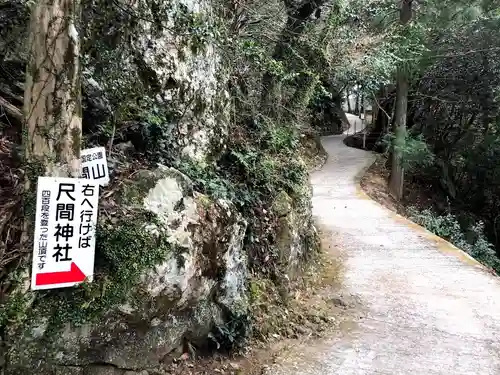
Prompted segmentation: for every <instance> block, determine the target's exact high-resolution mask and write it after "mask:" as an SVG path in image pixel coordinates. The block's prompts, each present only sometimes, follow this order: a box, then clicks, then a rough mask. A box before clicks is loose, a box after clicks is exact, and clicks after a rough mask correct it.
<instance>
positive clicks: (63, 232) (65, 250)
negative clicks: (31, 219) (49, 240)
mask: <svg viewBox="0 0 500 375" xmlns="http://www.w3.org/2000/svg"><path fill="white" fill-rule="evenodd" d="M74 194H75V184H74V183H60V184H59V187H58V192H57V198H56V223H55V229H54V233H53V236H54V239H55V245H54V247H53V252H52V257H53V258H54V259H55V261H56V262H57V263H58V262H68V261H71V260H72V258H71V250H72V248H73V247H72V246H71V243H72V242H71V239H72V238H73V236H74V232H75V226H74V219H75V203H74V202H75V196H74Z"/></svg>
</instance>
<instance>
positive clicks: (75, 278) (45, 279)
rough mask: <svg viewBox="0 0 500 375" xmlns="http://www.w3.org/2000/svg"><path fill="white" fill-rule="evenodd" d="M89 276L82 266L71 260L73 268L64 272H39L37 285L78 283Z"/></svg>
mask: <svg viewBox="0 0 500 375" xmlns="http://www.w3.org/2000/svg"><path fill="white" fill-rule="evenodd" d="M86 277H87V276H85V274H84V273H83V272H82V270H81V269H80V268H78V266H77V265H76V264H75V263H74V262H71V269H70V270H69V271H62V272H47V273H39V274H37V275H36V281H35V284H36V285H50V284H66V283H77V282H81V281H83V280H85V278H86Z"/></svg>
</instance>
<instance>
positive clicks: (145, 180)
mask: <svg viewBox="0 0 500 375" xmlns="http://www.w3.org/2000/svg"><path fill="white" fill-rule="evenodd" d="M158 180H159V177H158V176H157V175H156V174H154V173H152V172H151V171H147V170H143V171H139V172H138V173H136V174H135V176H134V182H133V183H130V184H127V185H125V186H124V187H123V189H122V191H121V194H120V195H121V199H122V201H123V202H124V203H127V204H129V205H142V204H143V201H144V198H146V197H147V195H148V193H149V191H150V190H151V189H152V188H154V187H155V185H156V183H157V182H158Z"/></svg>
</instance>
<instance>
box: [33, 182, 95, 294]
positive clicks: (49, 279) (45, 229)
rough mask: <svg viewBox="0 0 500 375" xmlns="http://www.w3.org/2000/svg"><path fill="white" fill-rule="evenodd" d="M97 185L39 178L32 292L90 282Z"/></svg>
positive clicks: (93, 248)
mask: <svg viewBox="0 0 500 375" xmlns="http://www.w3.org/2000/svg"><path fill="white" fill-rule="evenodd" d="M98 203H99V184H98V182H97V181H92V180H85V179H75V178H59V177H57V178H56V177H39V178H38V187H37V202H36V216H35V219H36V222H35V237H34V244H33V265H32V276H31V289H33V290H38V289H54V288H65V287H70V286H73V285H77V284H80V283H82V282H84V281H92V278H93V274H94V257H95V233H96V224H97V206H98Z"/></svg>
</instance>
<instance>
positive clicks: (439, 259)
mask: <svg viewBox="0 0 500 375" xmlns="http://www.w3.org/2000/svg"><path fill="white" fill-rule="evenodd" d="M349 119H350V121H354V119H356V118H355V117H354V116H349ZM358 129H359V127H358ZM351 133H352V132H351ZM342 139H343V136H332V137H325V138H323V144H324V147H325V149H326V151H327V152H328V153H329V159H328V161H327V163H326V165H325V166H324V167H323V168H322V169H321V170H320V171H318V172H315V173H314V174H313V176H312V184H313V187H314V197H313V206H314V213H315V215H316V216H317V219H318V221H319V223H320V225H321V226H323V227H327V228H328V229H329V230H331V231H332V233H336V234H333V236H335V239H334V241H335V242H337V243H341V244H342V247H343V251H345V255H346V260H345V275H344V283H343V284H344V285H343V288H344V289H345V292H346V293H349V294H352V295H355V296H357V298H358V299H359V301H360V303H361V306H362V310H361V311H362V312H360V314H359V316H357V317H354V322H353V324H351V325H346V326H341V327H340V328H339V330H338V331H337V332H336V333H335V337H331V338H329V339H328V340H325V341H323V342H318V343H308V344H307V345H304V346H303V347H300V348H297V349H296V350H294V352H293V353H289V354H288V355H287V356H286V358H281V359H278V360H277V364H276V365H275V367H273V368H271V369H270V371H269V372H268V373H269V374H272V375H313V374H314V375H333V374H341V375H351V374H367V375H368V374H387V375H389V374H390V375H395V374H405V375H406V374H408V375H410V374H411V375H417V374H422V375H432V374H443V375H458V374H463V375H473V374H485V375H486V374H490V375H498V374H500V280H499V278H497V277H495V276H493V275H491V274H489V273H488V272H486V271H485V270H484V269H483V268H482V267H481V266H480V265H479V264H478V263H476V262H475V261H474V260H472V259H471V258H470V257H468V256H467V255H465V253H463V252H462V251H460V250H458V249H456V248H454V247H453V246H452V245H450V244H449V243H447V242H446V241H444V240H441V239H439V238H437V237H435V236H433V235H431V234H430V233H429V232H427V231H425V230H423V229H422V228H421V227H419V226H417V225H416V224H413V223H411V222H410V221H408V220H406V219H404V218H402V217H400V216H398V215H396V214H394V213H392V212H390V211H388V210H387V209H385V208H383V207H382V206H380V205H378V204H377V203H375V202H374V201H372V200H370V199H369V198H368V197H367V196H366V195H364V194H363V193H362V192H361V191H360V189H359V186H358V183H357V177H359V176H360V175H362V172H363V170H364V169H365V168H366V167H368V166H369V165H370V164H371V163H372V162H373V160H374V157H373V155H372V154H371V153H368V152H364V151H362V150H357V149H352V148H348V147H347V146H345V145H344V144H343V143H342Z"/></svg>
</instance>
